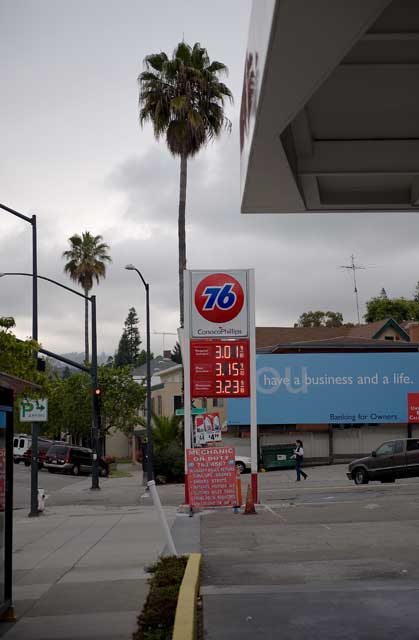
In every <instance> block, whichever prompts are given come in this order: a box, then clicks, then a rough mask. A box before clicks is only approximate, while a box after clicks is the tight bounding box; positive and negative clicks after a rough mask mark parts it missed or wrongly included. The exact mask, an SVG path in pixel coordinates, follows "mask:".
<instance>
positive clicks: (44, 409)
mask: <svg viewBox="0 0 419 640" xmlns="http://www.w3.org/2000/svg"><path fill="white" fill-rule="evenodd" d="M47 420H48V399H47V398H36V399H34V400H31V399H29V398H25V399H24V400H22V401H21V403H20V422H46V421H47Z"/></svg>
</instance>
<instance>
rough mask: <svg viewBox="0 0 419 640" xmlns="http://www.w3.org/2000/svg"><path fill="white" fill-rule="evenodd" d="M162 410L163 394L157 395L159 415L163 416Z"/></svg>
mask: <svg viewBox="0 0 419 640" xmlns="http://www.w3.org/2000/svg"><path fill="white" fill-rule="evenodd" d="M162 412H163V402H162V397H161V396H157V415H158V416H161V415H162Z"/></svg>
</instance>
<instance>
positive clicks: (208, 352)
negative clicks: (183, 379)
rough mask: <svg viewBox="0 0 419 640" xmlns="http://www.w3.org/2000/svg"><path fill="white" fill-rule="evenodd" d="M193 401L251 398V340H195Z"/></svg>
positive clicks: (192, 357)
mask: <svg viewBox="0 0 419 640" xmlns="http://www.w3.org/2000/svg"><path fill="white" fill-rule="evenodd" d="M190 354H191V396H192V398H197V397H198V398H201V397H208V398H217V397H218V398H248V397H249V396H250V366H249V365H250V359H249V341H248V340H214V339H211V340H191V342H190Z"/></svg>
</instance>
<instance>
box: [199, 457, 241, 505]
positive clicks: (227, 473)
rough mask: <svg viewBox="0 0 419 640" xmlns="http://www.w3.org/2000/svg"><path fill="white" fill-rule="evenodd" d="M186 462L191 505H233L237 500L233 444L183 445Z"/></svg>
mask: <svg viewBox="0 0 419 640" xmlns="http://www.w3.org/2000/svg"><path fill="white" fill-rule="evenodd" d="M186 463H187V466H188V483H189V503H190V505H191V506H192V507H197V508H200V507H234V505H235V504H236V502H237V500H236V465H235V454H234V448H233V447H212V448H211V449H187V450H186Z"/></svg>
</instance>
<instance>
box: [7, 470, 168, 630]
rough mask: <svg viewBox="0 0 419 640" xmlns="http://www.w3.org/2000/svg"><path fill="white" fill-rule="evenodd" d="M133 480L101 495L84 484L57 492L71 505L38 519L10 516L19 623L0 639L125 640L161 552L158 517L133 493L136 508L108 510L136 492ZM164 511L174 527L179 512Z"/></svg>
mask: <svg viewBox="0 0 419 640" xmlns="http://www.w3.org/2000/svg"><path fill="white" fill-rule="evenodd" d="M138 478H139V474H138ZM137 480H138V479H137V478H118V479H109V480H107V481H106V482H105V481H103V491H102V492H89V491H88V486H89V484H90V479H89V478H86V479H85V480H84V481H81V482H78V483H73V484H71V485H68V486H67V487H64V488H63V489H61V491H64V492H65V496H66V499H67V498H68V500H69V501H70V500H71V501H72V502H73V504H71V505H68V506H54V505H52V504H51V503H50V505H49V506H48V501H47V509H46V511H45V513H44V514H43V515H41V516H40V517H39V518H28V517H27V514H26V510H21V511H20V510H19V511H15V517H14V555H13V563H14V564H13V573H14V603H15V607H16V614H17V617H18V622H17V623H16V624H14V625H10V624H6V623H3V624H2V625H0V635H2V636H4V637H5V638H7V640H18V639H19V640H23V639H25V640H41V639H42V640H52V639H54V640H55V639H59V640H74V639H75V638H77V639H78V640H79V639H80V640H84V639H91V638H112V640H122V639H124V640H127V638H130V635H131V634H132V632H133V631H134V629H135V623H136V617H137V615H138V614H139V612H140V611H141V608H142V605H143V602H144V600H145V598H146V595H147V593H148V585H147V578H148V574H147V573H146V572H145V570H144V569H145V567H147V566H148V565H150V564H151V563H152V562H154V561H155V560H156V559H157V557H158V555H159V553H160V552H161V551H162V550H163V547H164V545H165V539H164V536H163V532H162V529H161V526H160V523H159V521H158V518H157V514H156V512H155V510H154V509H153V508H152V507H150V506H140V505H139V504H138V502H139V490H138V488H137V490H136V502H137V504H135V503H133V504H132V505H131V506H127V505H125V506H121V507H118V506H116V505H115V504H113V505H109V504H107V502H109V501H113V502H115V501H116V497H117V495H118V494H119V495H123V494H124V491H125V490H126V489H128V488H129V487H131V491H133V488H132V485H133V483H134V482H137ZM138 486H139V485H137V487H138ZM71 496H72V497H71ZM101 502H102V503H103V504H100V503H101ZM98 503H99V504H98ZM165 512H166V515H167V517H168V521H169V525H172V524H173V522H174V520H175V515H176V508H175V507H167V508H166V509H165Z"/></svg>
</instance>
